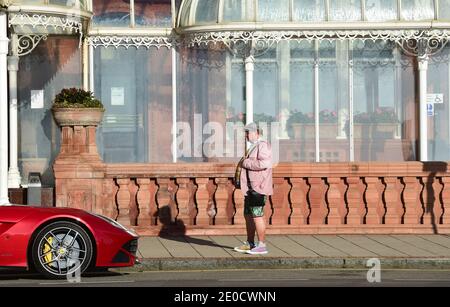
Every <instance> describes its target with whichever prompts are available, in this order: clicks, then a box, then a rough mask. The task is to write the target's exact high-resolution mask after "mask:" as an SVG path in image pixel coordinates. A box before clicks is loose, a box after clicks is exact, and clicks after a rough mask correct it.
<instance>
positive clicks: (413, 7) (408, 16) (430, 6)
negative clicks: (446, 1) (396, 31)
mask: <svg viewBox="0 0 450 307" xmlns="http://www.w3.org/2000/svg"><path fill="white" fill-rule="evenodd" d="M440 2H441V1H440ZM402 19H405V20H423V19H434V1H433V0H402Z"/></svg>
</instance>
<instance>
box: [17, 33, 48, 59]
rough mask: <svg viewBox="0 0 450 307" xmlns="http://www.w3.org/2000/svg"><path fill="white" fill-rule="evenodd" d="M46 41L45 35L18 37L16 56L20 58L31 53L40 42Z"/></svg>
mask: <svg viewBox="0 0 450 307" xmlns="http://www.w3.org/2000/svg"><path fill="white" fill-rule="evenodd" d="M46 39H47V35H19V36H18V43H17V55H18V56H19V57H20V56H24V55H27V54H29V53H31V52H32V51H33V50H34V48H36V46H37V45H38V44H39V42H40V41H41V40H46Z"/></svg>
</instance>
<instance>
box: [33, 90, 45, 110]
mask: <svg viewBox="0 0 450 307" xmlns="http://www.w3.org/2000/svg"><path fill="white" fill-rule="evenodd" d="M31 108H32V109H43V108H44V90H32V91H31Z"/></svg>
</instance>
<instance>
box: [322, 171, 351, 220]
mask: <svg viewBox="0 0 450 307" xmlns="http://www.w3.org/2000/svg"><path fill="white" fill-rule="evenodd" d="M327 181H328V184H329V188H328V190H327V192H326V196H327V199H328V206H329V208H330V212H329V213H328V217H327V224H329V225H343V224H344V221H345V216H346V213H347V212H346V211H347V209H346V208H345V202H344V197H343V195H342V193H341V190H340V189H339V184H340V183H341V178H339V177H330V178H327Z"/></svg>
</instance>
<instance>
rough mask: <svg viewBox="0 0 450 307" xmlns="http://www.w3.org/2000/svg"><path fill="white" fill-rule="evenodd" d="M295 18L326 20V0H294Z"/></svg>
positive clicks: (299, 19) (301, 19) (300, 19)
mask: <svg viewBox="0 0 450 307" xmlns="http://www.w3.org/2000/svg"><path fill="white" fill-rule="evenodd" d="M293 19H294V20H298V21H323V20H325V0H294V9H293Z"/></svg>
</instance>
